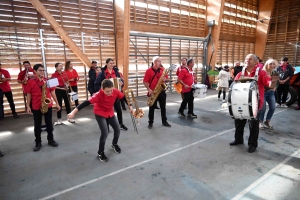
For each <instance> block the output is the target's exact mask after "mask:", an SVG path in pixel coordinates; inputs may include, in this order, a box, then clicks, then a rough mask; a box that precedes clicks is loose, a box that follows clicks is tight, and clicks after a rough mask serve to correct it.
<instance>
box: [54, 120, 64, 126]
mask: <svg viewBox="0 0 300 200" xmlns="http://www.w3.org/2000/svg"><path fill="white" fill-rule="evenodd" d="M61 124H62V121H61V119H58V120H57V122H54V126H56V125H61Z"/></svg>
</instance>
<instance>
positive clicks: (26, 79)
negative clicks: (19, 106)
mask: <svg viewBox="0 0 300 200" xmlns="http://www.w3.org/2000/svg"><path fill="white" fill-rule="evenodd" d="M27 81H28V68H26V74H25V76H24V80H23V84H25V85H26V84H27Z"/></svg>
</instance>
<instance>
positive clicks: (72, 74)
mask: <svg viewBox="0 0 300 200" xmlns="http://www.w3.org/2000/svg"><path fill="white" fill-rule="evenodd" d="M65 72H66V73H67V75H68V80H69V82H70V87H71V88H72V90H71V88H70V90H69V92H71V91H74V92H76V93H78V88H77V81H78V80H79V76H78V73H77V71H76V70H75V69H73V64H72V62H71V61H67V62H66V65H65ZM75 105H76V106H78V105H79V103H78V99H77V100H75Z"/></svg>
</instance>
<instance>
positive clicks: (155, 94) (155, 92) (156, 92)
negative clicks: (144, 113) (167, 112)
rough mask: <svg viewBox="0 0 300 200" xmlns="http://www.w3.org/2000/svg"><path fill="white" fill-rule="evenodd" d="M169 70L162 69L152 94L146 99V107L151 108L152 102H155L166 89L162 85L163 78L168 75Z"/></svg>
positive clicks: (164, 85) (163, 84)
mask: <svg viewBox="0 0 300 200" xmlns="http://www.w3.org/2000/svg"><path fill="white" fill-rule="evenodd" d="M169 71H170V69H164V71H163V73H162V75H161V77H160V78H159V80H158V82H157V84H156V86H155V88H154V90H153V92H152V93H151V95H150V96H149V98H148V102H147V104H148V106H153V104H154V102H155V101H156V99H157V97H158V95H159V94H160V93H161V92H162V91H163V90H166V89H167V85H166V84H165V83H163V77H165V76H166V75H167V74H168V73H169Z"/></svg>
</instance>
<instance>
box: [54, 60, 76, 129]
mask: <svg viewBox="0 0 300 200" xmlns="http://www.w3.org/2000/svg"><path fill="white" fill-rule="evenodd" d="M62 68H63V65H62V64H61V63H56V64H55V69H56V71H55V73H54V74H52V76H51V78H57V80H58V86H56V89H55V94H56V98H57V101H58V104H59V106H60V107H61V108H62V100H64V103H65V107H66V112H67V114H69V113H70V112H71V103H70V99H69V97H68V90H69V89H68V88H69V83H68V77H67V74H66V73H65V72H64V71H62ZM61 112H62V109H60V110H59V111H57V122H55V123H54V125H60V124H62V120H61ZM68 122H70V123H74V122H75V120H74V119H68Z"/></svg>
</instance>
